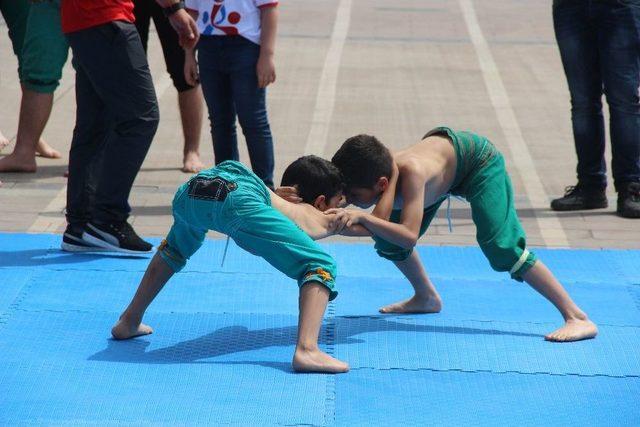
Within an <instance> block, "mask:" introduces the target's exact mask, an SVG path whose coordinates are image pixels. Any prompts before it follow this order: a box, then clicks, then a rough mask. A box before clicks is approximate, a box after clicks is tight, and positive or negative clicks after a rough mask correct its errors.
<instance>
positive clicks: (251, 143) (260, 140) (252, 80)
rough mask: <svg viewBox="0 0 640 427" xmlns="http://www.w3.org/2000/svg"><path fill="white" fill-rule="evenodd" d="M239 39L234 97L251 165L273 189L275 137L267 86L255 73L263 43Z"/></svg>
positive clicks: (234, 69) (235, 64) (232, 76)
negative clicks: (259, 83)
mask: <svg viewBox="0 0 640 427" xmlns="http://www.w3.org/2000/svg"><path fill="white" fill-rule="evenodd" d="M237 42H238V43H237V46H236V47H237V49H236V52H234V54H233V56H232V57H233V61H234V63H233V65H232V67H233V72H232V74H231V85H232V93H233V100H234V103H235V106H236V110H237V112H238V120H239V121H240V126H241V127H242V133H243V134H244V136H245V139H246V141H247V149H248V151H249V158H250V160H251V167H252V169H253V171H254V172H255V174H256V175H258V176H259V177H260V179H262V181H264V183H265V184H266V185H267V187H269V188H271V189H273V188H274V187H273V169H274V154H273V138H272V136H271V128H270V126H269V120H268V118H267V103H266V89H264V88H259V87H258V78H257V75H256V63H257V61H258V56H259V54H260V47H259V46H258V45H256V44H254V43H251V42H250V41H248V40H245V39H238V40H237Z"/></svg>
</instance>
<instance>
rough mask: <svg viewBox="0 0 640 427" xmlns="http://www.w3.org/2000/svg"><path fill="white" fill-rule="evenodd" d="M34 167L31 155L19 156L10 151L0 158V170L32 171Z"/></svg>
mask: <svg viewBox="0 0 640 427" xmlns="http://www.w3.org/2000/svg"><path fill="white" fill-rule="evenodd" d="M36 167H37V166H36V159H34V158H33V157H20V156H17V155H16V154H15V153H11V154H9V155H7V156H4V157H3V158H1V159H0V172H25V173H33V172H35V171H36Z"/></svg>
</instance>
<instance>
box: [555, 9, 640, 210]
mask: <svg viewBox="0 0 640 427" xmlns="http://www.w3.org/2000/svg"><path fill="white" fill-rule="evenodd" d="M553 24H554V29H555V34H556V39H557V41H558V47H559V48H560V56H561V58H562V64H563V66H564V72H565V74H566V77H567V82H568V84H569V92H570V93H571V120H572V122H573V137H574V142H575V147H576V153H577V156H578V165H577V175H578V183H577V185H575V186H571V187H567V190H566V193H565V195H564V197H561V198H558V199H555V200H553V201H552V202H551V208H552V209H553V210H556V211H571V210H580V209H597V208H606V207H607V205H608V203H607V197H606V194H605V189H606V186H607V176H606V167H607V166H606V163H605V158H604V151H605V136H604V135H605V132H604V118H603V115H602V94H603V92H604V94H605V95H606V97H607V103H608V104H609V112H610V120H609V129H610V135H611V151H612V154H613V156H612V157H613V158H612V162H611V166H612V172H613V180H614V184H615V188H616V191H617V192H618V201H617V214H618V215H619V216H621V217H624V218H640V97H639V94H638V88H639V87H640V2H638V1H635V0H625V1H622V0H599V1H595V0H554V2H553Z"/></svg>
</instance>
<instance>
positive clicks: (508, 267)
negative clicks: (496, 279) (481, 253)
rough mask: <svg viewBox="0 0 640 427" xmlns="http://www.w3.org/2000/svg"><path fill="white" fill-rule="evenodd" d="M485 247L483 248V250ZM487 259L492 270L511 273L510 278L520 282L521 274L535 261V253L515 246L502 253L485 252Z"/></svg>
mask: <svg viewBox="0 0 640 427" xmlns="http://www.w3.org/2000/svg"><path fill="white" fill-rule="evenodd" d="M484 249H485V248H483V250H484ZM485 253H486V254H487V259H488V260H489V264H490V265H491V268H492V269H493V270H494V271H497V272H501V273H506V272H508V273H509V274H510V275H511V278H512V279H514V280H517V281H518V282H522V276H523V275H524V274H525V273H526V272H527V271H529V269H530V268H531V267H533V265H534V264H535V263H536V260H537V257H536V255H535V254H534V253H533V252H531V251H529V250H528V249H526V248H522V249H521V248H519V247H515V248H513V249H512V250H505V251H503V252H502V253H487V252H486V251H485Z"/></svg>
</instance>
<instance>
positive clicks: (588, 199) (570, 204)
mask: <svg viewBox="0 0 640 427" xmlns="http://www.w3.org/2000/svg"><path fill="white" fill-rule="evenodd" d="M605 190H606V189H605V188H593V187H585V186H582V185H580V184H579V183H578V185H575V186H573V185H572V186H569V187H567V188H565V189H564V191H565V193H564V196H563V197H560V198H559V199H555V200H553V201H552V202H551V209H553V210H554V211H579V210H585V209H601V208H606V207H607V206H609V202H607V194H606V191H605Z"/></svg>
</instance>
